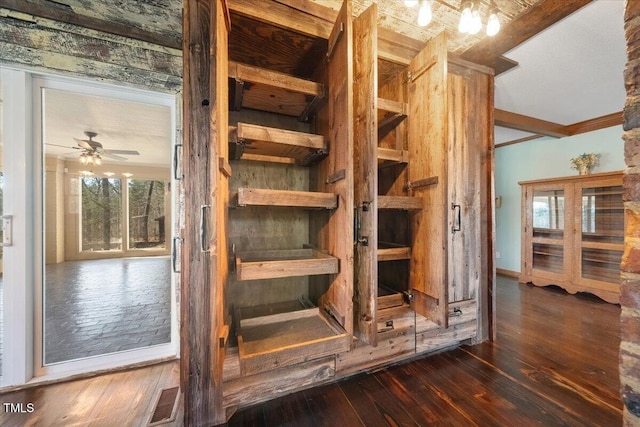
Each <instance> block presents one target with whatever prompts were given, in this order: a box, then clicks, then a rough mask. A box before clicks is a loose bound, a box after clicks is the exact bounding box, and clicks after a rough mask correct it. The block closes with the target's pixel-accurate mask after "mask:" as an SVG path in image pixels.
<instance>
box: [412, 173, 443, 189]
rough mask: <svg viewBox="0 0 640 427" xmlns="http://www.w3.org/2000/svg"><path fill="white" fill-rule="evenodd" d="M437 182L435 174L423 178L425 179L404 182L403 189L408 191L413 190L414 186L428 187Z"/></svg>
mask: <svg viewBox="0 0 640 427" xmlns="http://www.w3.org/2000/svg"><path fill="white" fill-rule="evenodd" d="M436 184H438V177H437V176H432V177H429V178H425V179H419V180H417V181H409V182H407V183H406V184H405V186H404V190H405V191H410V190H414V189H416V188H421V187H428V186H431V185H436Z"/></svg>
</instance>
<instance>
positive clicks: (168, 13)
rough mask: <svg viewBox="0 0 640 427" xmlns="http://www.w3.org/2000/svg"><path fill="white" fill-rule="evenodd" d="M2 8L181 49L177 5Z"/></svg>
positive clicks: (76, 1) (20, 3)
mask: <svg viewBox="0 0 640 427" xmlns="http://www.w3.org/2000/svg"><path fill="white" fill-rule="evenodd" d="M3 7H6V8H8V9H11V10H15V11H19V12H21V13H24V14H29V15H33V16H34V17H41V18H48V19H52V20H55V21H58V22H67V23H70V24H74V25H78V26H80V27H84V28H88V29H92V30H96V31H100V32H103V33H110V34H116V35H120V36H124V37H127V38H132V39H136V40H142V41H146V42H149V43H152V44H156V45H159V46H167V47H171V48H173V49H181V45H182V22H181V13H182V4H181V2H179V1H174V0H158V1H144V2H139V1H114V0H108V1H103V2H100V3H99V4H93V3H91V2H87V1H82V0H57V1H50V0H4V1H3Z"/></svg>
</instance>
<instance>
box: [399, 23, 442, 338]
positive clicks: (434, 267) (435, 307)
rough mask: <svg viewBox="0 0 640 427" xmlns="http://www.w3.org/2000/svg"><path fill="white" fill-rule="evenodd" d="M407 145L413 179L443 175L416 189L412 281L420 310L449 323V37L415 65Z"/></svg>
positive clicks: (438, 40)
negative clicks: (418, 202)
mask: <svg viewBox="0 0 640 427" xmlns="http://www.w3.org/2000/svg"><path fill="white" fill-rule="evenodd" d="M408 77H409V81H408V100H409V114H408V115H407V126H408V135H407V144H408V151H409V165H408V166H407V168H408V172H409V173H408V176H409V181H410V182H418V181H421V180H424V179H426V178H431V177H435V178H437V184H436V185H429V186H421V187H417V188H413V189H412V190H411V191H412V194H411V195H413V196H415V197H421V198H422V199H423V202H424V203H423V206H424V209H422V210H421V211H419V212H416V213H414V214H412V218H411V232H410V234H411V260H410V268H409V269H410V273H409V281H410V287H411V291H412V294H413V298H414V300H413V307H414V310H415V311H416V313H418V314H420V315H422V316H424V317H426V318H428V319H430V320H432V321H434V322H436V323H438V324H439V325H441V326H443V327H446V326H447V286H446V283H447V282H448V278H447V276H448V271H447V250H448V249H447V246H448V233H449V231H448V211H449V209H450V206H449V203H448V191H447V189H448V182H447V181H448V173H447V146H448V136H447V133H448V127H447V120H448V104H447V98H448V90H447V84H448V83H447V40H446V35H445V34H444V33H442V34H440V35H439V36H437V37H435V38H434V39H432V40H431V41H430V42H429V43H428V44H427V46H426V47H425V48H424V49H423V50H422V51H421V52H420V53H419V54H418V55H417V56H416V57H415V58H414V59H413V60H412V61H411V64H410V65H409V76H408Z"/></svg>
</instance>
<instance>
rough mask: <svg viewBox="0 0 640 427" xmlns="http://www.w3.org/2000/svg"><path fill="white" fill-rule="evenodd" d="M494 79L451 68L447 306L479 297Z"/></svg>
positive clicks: (478, 73)
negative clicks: (482, 207) (484, 185)
mask: <svg viewBox="0 0 640 427" xmlns="http://www.w3.org/2000/svg"><path fill="white" fill-rule="evenodd" d="M489 79H490V76H489V75H488V74H486V73H483V72H480V71H477V70H474V69H472V68H468V67H464V66H461V65H458V64H452V63H449V64H448V82H447V83H448V103H449V110H448V111H449V120H448V127H449V129H448V138H449V145H448V160H447V161H448V165H447V172H448V178H449V181H448V199H449V205H448V209H447V212H448V222H447V232H448V241H447V243H448V249H449V250H448V254H447V258H448V263H447V271H448V302H449V303H451V302H455V301H464V300H469V299H474V298H476V295H477V292H478V289H480V281H481V280H486V272H483V264H482V263H483V261H486V260H483V251H482V247H483V244H485V241H484V240H483V236H482V220H483V218H486V215H485V214H484V213H483V212H482V211H481V202H482V199H483V194H482V188H483V187H482V182H483V180H484V179H485V177H484V175H485V171H486V163H485V162H486V158H487V147H488V145H489V144H488V139H489V135H488V132H489V129H488V127H487V123H488V122H489V118H488V115H489V107H488V104H487V102H488V99H489V93H488V88H489V87H490V85H489Z"/></svg>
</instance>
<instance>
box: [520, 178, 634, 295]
mask: <svg viewBox="0 0 640 427" xmlns="http://www.w3.org/2000/svg"><path fill="white" fill-rule="evenodd" d="M520 185H521V186H522V220H523V223H522V226H523V227H522V266H521V275H520V281H521V282H531V283H533V284H534V285H538V286H546V285H551V284H553V285H558V286H560V287H562V288H564V289H566V290H567V291H568V292H570V293H576V292H590V293H592V294H594V295H597V296H599V297H600V298H602V299H604V300H605V301H608V302H612V303H618V302H619V282H620V271H619V270H620V261H621V259H622V251H623V243H624V206H623V203H622V173H621V172H611V173H599V174H593V175H580V176H573V177H567V178H555V179H548V180H537V181H527V182H521V183H520Z"/></svg>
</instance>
